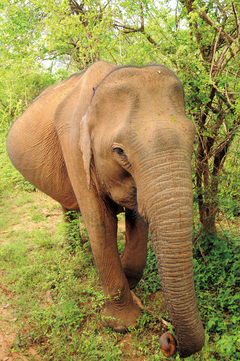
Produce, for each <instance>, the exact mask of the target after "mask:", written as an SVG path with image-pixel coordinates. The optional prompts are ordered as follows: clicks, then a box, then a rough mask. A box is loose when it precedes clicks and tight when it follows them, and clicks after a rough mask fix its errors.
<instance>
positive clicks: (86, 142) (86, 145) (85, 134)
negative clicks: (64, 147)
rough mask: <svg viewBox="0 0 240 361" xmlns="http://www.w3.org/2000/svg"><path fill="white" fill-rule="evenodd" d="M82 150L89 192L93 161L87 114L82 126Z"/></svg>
mask: <svg viewBox="0 0 240 361" xmlns="http://www.w3.org/2000/svg"><path fill="white" fill-rule="evenodd" d="M80 148H81V151H82V157H83V166H84V170H85V172H86V176H87V186H88V190H89V189H90V185H91V170H90V164H91V159H92V147H91V138H90V133H89V126H88V121H87V113H86V114H85V116H84V117H83V118H82V121H81V124H80Z"/></svg>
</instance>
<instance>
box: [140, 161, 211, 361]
mask: <svg viewBox="0 0 240 361" xmlns="http://www.w3.org/2000/svg"><path fill="white" fill-rule="evenodd" d="M184 164H185V166H184V167H183V165H184ZM156 167H157V168H158V167H159V169H161V175H160V176H158V177H157V178H156V177H155V179H154V178H153V175H152V174H151V173H152V172H153V171H154V172H156ZM148 169H150V171H149V172H144V173H145V175H144V178H145V182H144V184H142V185H141V186H140V187H138V188H137V189H138V205H139V213H140V214H142V215H143V216H144V217H145V219H146V220H147V222H148V224H149V227H150V232H151V234H152V240H153V244H154V248H155V253H156V259H157V264H158V270H159V274H160V280H161V285H162V288H163V293H164V297H165V301H166V304H167V309H168V312H169V316H170V319H171V323H172V325H173V327H174V330H175V334H176V337H177V343H178V349H179V352H180V355H181V356H182V357H187V356H190V355H191V354H193V353H195V352H197V351H199V350H200V349H201V348H202V347H203V344H204V330H203V326H202V323H201V320H200V317H199V313H198V309H197V303H196V296H195V288H194V279H193V259H192V181H191V170H190V161H189V162H187V161H183V158H182V159H181V163H179V162H175V165H173V164H171V165H170V164H169V163H167V164H165V165H164V164H161V165H158V166H156V164H155V166H154V165H152V166H151V167H149V168H148ZM164 169H165V171H164V172H163V170H164ZM155 174H156V173H155ZM141 189H142V192H141ZM142 200H143V202H142ZM143 204H144V207H142V205H143Z"/></svg>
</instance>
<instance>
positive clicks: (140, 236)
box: [121, 209, 148, 289]
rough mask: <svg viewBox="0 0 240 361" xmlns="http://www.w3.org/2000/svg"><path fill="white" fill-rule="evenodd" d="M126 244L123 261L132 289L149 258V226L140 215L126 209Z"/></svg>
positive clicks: (122, 256)
mask: <svg viewBox="0 0 240 361" xmlns="http://www.w3.org/2000/svg"><path fill="white" fill-rule="evenodd" d="M125 224H126V244H125V248H124V251H123V254H122V255H121V263H122V267H123V270H124V273H125V275H126V277H127V280H128V283H129V287H130V289H133V288H134V287H135V286H136V285H137V284H138V282H139V281H140V279H141V278H142V275H143V270H144V267H145V265H146V259H147V240H148V226H147V224H146V223H145V222H144V220H143V219H142V217H140V215H139V214H138V213H136V212H134V211H132V210H129V209H126V212H125Z"/></svg>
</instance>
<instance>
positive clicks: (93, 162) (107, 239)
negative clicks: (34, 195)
mask: <svg viewBox="0 0 240 361" xmlns="http://www.w3.org/2000/svg"><path fill="white" fill-rule="evenodd" d="M194 134H195V129H194V126H193V124H192V123H191V122H190V121H189V120H188V119H187V118H186V115H185V111H184V99H183V89H182V85H181V83H180V82H179V80H178V79H177V77H176V76H175V75H174V73H173V72H171V71H170V70H169V69H167V68H166V67H163V66H158V65H154V66H148V67H143V68H137V67H117V66H116V65H113V64H109V63H106V62H98V63H96V64H94V65H92V66H91V67H90V68H89V69H88V70H87V71H85V72H83V73H80V74H75V75H73V76H72V77H70V78H69V79H67V80H66V81H63V82H61V83H59V84H57V85H54V86H51V87H49V88H48V89H46V90H45V91H44V92H43V93H42V94H41V95H40V96H39V97H38V98H37V99H36V100H35V101H34V102H33V103H32V104H31V105H30V106H29V108H28V109H27V110H26V111H25V112H24V114H23V115H22V116H21V117H20V118H18V119H17V121H16V122H15V123H14V124H13V126H12V127H11V129H10V132H9V134H8V139H7V150H8V154H9V157H10V159H11V161H12V163H13V164H14V166H15V167H16V168H17V169H18V170H19V171H20V172H21V173H22V174H23V175H24V177H25V178H26V179H27V180H29V181H30V182H31V183H32V184H34V185H35V186H36V187H38V188H39V189H40V190H42V191H43V192H44V193H46V194H48V195H49V196H51V197H52V198H53V199H55V200H56V201H58V202H59V203H60V204H61V205H62V206H63V210H64V211H66V210H71V209H75V210H78V209H80V211H81V214H82V216H83V219H84V222H85V225H86V228H87V231H88V234H89V237H90V242H91V247H92V251H93V255H94V259H95V263H96V266H97V269H98V272H99V275H100V280H101V283H102V287H103V290H104V294H105V296H106V305H105V309H104V315H105V316H112V317H114V318H115V321H114V320H113V319H112V317H111V318H110V317H109V318H108V317H104V323H105V325H107V326H110V327H112V328H113V329H115V330H117V331H120V332H124V330H125V329H126V328H127V327H129V326H130V325H136V319H137V318H138V317H139V315H140V309H139V307H138V306H137V305H136V304H135V303H134V302H133V300H132V296H131V293H130V288H134V287H135V286H136V284H137V283H138V281H139V280H140V278H141V276H142V273H143V268H144V267H145V264H146V254H147V234H148V226H149V228H150V232H151V233H152V239H153V241H154V247H155V251H156V257H157V263H158V270H159V273H160V278H161V284H162V288H163V291H164V296H165V300H166V303H167V308H168V311H169V315H170V318H171V322H172V324H173V326H174V328H175V334H176V337H177V343H178V348H179V351H180V354H181V355H182V356H183V357H187V356H189V355H191V354H193V353H195V352H197V351H199V350H200V349H201V348H202V346H203V344H204V331H203V327H202V324H201V321H200V318H199V314H198V310H197V305H196V298H195V290H194V281H193V264H192V180H191V168H190V160H191V154H192V147H193V139H194ZM123 209H125V215H126V216H125V218H126V245H125V250H124V252H123V255H122V256H121V257H119V254H118V249H117V217H116V215H117V214H118V213H119V212H122V211H123Z"/></svg>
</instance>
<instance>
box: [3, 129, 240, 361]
mask: <svg viewBox="0 0 240 361" xmlns="http://www.w3.org/2000/svg"><path fill="white" fill-rule="evenodd" d="M5 137H6V134H5V133H2V134H1V139H0V158H1V159H0V162H1V164H2V165H3V166H2V168H1V171H2V174H1V185H0V207H1V208H0V211H1V218H0V244H1V247H0V271H1V282H2V288H0V304H1V303H2V302H3V301H4V302H7V301H9V302H10V303H11V305H12V308H13V311H12V312H13V317H14V318H15V319H16V322H15V329H16V331H17V333H16V339H15V341H14V342H13V344H12V351H14V350H15V351H20V352H21V353H22V354H25V355H26V356H25V357H27V358H28V360H33V359H34V356H31V355H30V353H29V348H30V347H34V348H35V350H36V351H37V353H38V356H39V357H40V359H41V360H49V361H50V360H54V361H57V360H59V361H60V360H61V361H64V360H71V361H74V360H78V361H79V360H90V361H91V360H128V359H131V360H164V359H165V358H164V357H163V356H162V355H161V352H160V345H159V337H160V335H161V334H162V333H163V332H165V331H166V328H165V326H163V324H162V323H161V317H165V318H167V317H168V316H167V312H166V308H165V306H164V303H163V301H162V298H161V290H160V286H159V276H158V273H157V267H156V261H155V255H154V251H153V247H152V245H151V244H150V245H149V252H148V262H147V267H146V269H145V271H144V276H143V279H142V280H141V281H140V283H139V285H138V287H137V289H136V294H137V295H138V296H139V297H140V298H141V300H142V302H143V304H144V306H145V307H146V309H145V310H144V311H143V313H142V315H141V317H140V319H139V322H138V323H139V327H138V329H137V330H131V332H130V333H127V334H125V335H120V334H117V333H115V332H113V331H112V330H110V329H106V328H104V327H103V326H102V325H101V313H102V310H103V307H104V295H103V291H102V288H101V285H100V282H99V278H98V274H97V271H96V267H95V266H94V263H93V259H92V255H91V251H90V246H89V241H88V237H87V233H86V230H85V228H84V225H83V223H82V220H81V218H80V220H79V217H75V218H74V217H72V218H74V220H73V222H72V223H71V225H70V226H69V225H67V226H66V225H64V224H63V222H62V219H61V207H60V206H59V205H57V204H56V203H55V202H54V201H53V200H51V199H50V198H48V197H47V196H45V195H44V194H42V193H41V192H39V191H37V190H35V189H34V187H32V186H30V185H29V184H28V183H27V182H26V181H25V180H24V179H23V178H22V177H21V175H19V173H18V172H17V171H16V170H14V168H13V167H12V165H11V164H10V161H9V160H8V157H7V155H6V151H5ZM46 213H48V214H47V216H46ZM123 220H124V219H123V216H122V215H120V221H121V222H122V221H123ZM79 223H80V232H79V231H78V229H79ZM66 227H67V228H66ZM66 232H67V235H66ZM123 239H124V235H123V232H119V249H120V250H122V249H123ZM204 244H206V242H204ZM208 245H209V247H208V248H207V249H204V257H205V258H204V259H203V258H202V255H201V253H200V252H199V247H201V243H200V244H197V245H196V247H195V249H194V254H195V260H194V267H195V283H196V291H197V298H198V304H199V310H200V314H201V318H202V320H203V322H204V327H205V331H206V345H205V347H204V348H203V350H202V351H201V352H199V353H198V354H197V355H194V356H192V357H190V358H189V359H188V360H189V361H193V360H199V361H200V360H210V361H214V360H224V361H227V360H229V361H230V360H233V361H235V360H238V359H239V358H240V334H239V323H240V310H239V301H240V299H239V294H240V293H239V289H240V278H239V277H240V276H239V273H240V272H239V271H240V270H239V264H240V257H239V243H238V240H237V239H236V236H235V238H232V239H231V237H230V235H229V233H228V234H226V233H225V234H221V235H219V237H218V238H217V239H209V240H208ZM172 360H180V358H179V356H178V355H177V356H175V358H172Z"/></svg>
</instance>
